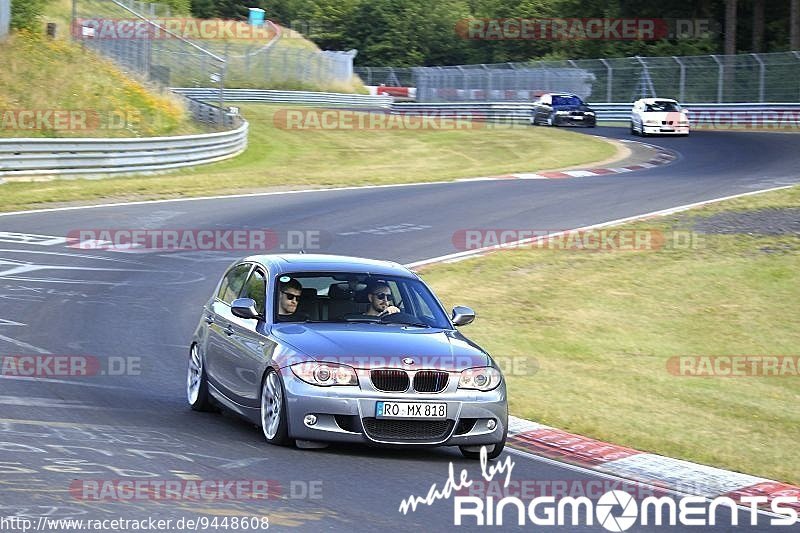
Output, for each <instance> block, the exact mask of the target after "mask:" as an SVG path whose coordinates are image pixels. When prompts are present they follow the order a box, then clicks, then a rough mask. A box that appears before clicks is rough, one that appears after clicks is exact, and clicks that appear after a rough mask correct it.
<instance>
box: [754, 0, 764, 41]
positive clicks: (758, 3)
mask: <svg viewBox="0 0 800 533" xmlns="http://www.w3.org/2000/svg"><path fill="white" fill-rule="evenodd" d="M763 48H764V0H753V52H761V51H762V50H763Z"/></svg>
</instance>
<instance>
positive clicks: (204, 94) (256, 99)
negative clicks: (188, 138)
mask: <svg viewBox="0 0 800 533" xmlns="http://www.w3.org/2000/svg"><path fill="white" fill-rule="evenodd" d="M173 91H175V92H177V93H178V94H183V95H185V96H190V97H192V98H195V99H199V100H216V99H218V98H219V91H218V90H217V89H213V88H204V89H191V88H179V89H173ZM224 99H225V100H226V101H228V102H252V103H275V104H286V105H310V106H325V107H333V106H341V105H345V106H351V107H359V106H363V107H372V108H381V109H390V110H391V112H392V113H398V114H401V113H425V112H427V113H436V114H437V115H440V116H445V117H447V116H452V117H456V116H459V117H461V118H464V116H465V115H470V114H471V115H473V116H475V117H478V118H480V119H482V120H490V121H491V120H497V121H504V122H508V121H511V122H527V121H528V120H529V119H530V115H531V111H532V108H533V104H532V103H531V102H438V103H422V102H402V103H400V102H393V100H392V97H390V96H367V95H357V94H340V93H314V92H303V91H268V90H258V89H226V90H225V95H224ZM589 105H590V106H591V107H592V109H594V110H595V111H596V112H597V120H598V122H627V121H628V120H629V119H630V115H631V108H632V107H633V103H632V102H630V103H629V102H623V103H620V102H597V103H590V104H589ZM683 106H684V107H685V108H687V109H689V112H690V120H692V123H694V124H704V123H712V122H713V123H717V124H719V123H725V122H726V121H727V120H730V118H733V119H735V118H736V117H738V118H740V119H744V118H748V119H752V120H755V121H758V123H759V124H770V123H775V122H780V121H781V120H784V121H785V120H786V117H787V113H789V114H792V113H793V114H794V117H795V118H794V120H795V123H796V125H797V127H798V128H800V104H798V103H774V104H762V103H730V104H707V103H687V104H683ZM726 114H727V115H726ZM727 117H730V118H727ZM790 118H791V117H790ZM697 120H699V122H698V121H697Z"/></svg>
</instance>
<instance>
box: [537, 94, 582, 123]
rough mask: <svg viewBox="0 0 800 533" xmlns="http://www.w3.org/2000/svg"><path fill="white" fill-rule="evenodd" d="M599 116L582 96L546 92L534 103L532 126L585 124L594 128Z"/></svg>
mask: <svg viewBox="0 0 800 533" xmlns="http://www.w3.org/2000/svg"><path fill="white" fill-rule="evenodd" d="M596 124H597V117H596V116H595V112H594V111H593V110H592V108H591V107H589V106H588V105H586V103H584V101H583V100H581V98H580V96H578V95H575V94H571V93H545V94H543V95H542V96H540V97H539V99H538V100H536V101H535V102H534V103H533V111H532V113H531V126H540V125H546V126H565V125H566V126H584V127H587V128H594V127H595V125H596Z"/></svg>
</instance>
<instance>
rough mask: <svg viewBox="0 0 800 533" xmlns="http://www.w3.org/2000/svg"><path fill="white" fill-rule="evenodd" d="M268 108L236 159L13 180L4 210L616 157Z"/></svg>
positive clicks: (598, 148) (551, 141)
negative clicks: (136, 172)
mask: <svg viewBox="0 0 800 533" xmlns="http://www.w3.org/2000/svg"><path fill="white" fill-rule="evenodd" d="M284 109H286V108H283V107H280V106H267V105H255V104H254V105H246V106H242V108H241V110H242V114H243V115H244V116H245V117H247V119H248V120H249V121H250V126H251V130H250V139H249V147H248V149H247V151H246V152H245V153H244V154H242V155H241V156H239V157H238V158H235V159H232V160H229V161H226V162H222V163H217V164H215V165H210V166H206V167H198V168H196V169H194V170H190V171H184V172H179V173H174V174H167V175H161V176H148V177H118V178H109V179H104V180H86V179H79V180H55V181H47V182H11V183H6V184H4V185H2V186H0V191H2V195H0V210H2V211H11V210H19V209H31V208H38V207H46V206H47V205H48V204H50V205H52V203H54V202H75V201H84V202H85V201H95V202H96V201H98V200H103V201H118V200H133V199H155V198H175V197H191V196H202V195H209V194H234V193H240V192H252V191H258V190H267V189H271V188H272V189H274V188H291V189H300V188H307V187H331V186H344V185H366V184H391V183H412V182H431V181H440V180H452V179H455V178H463V177H473V176H484V175H492V174H503V173H509V172H515V171H517V172H521V171H536V170H541V169H551V168H558V167H565V166H570V165H578V164H582V163H591V162H594V161H598V160H603V159H606V158H608V157H610V156H613V155H614V154H615V151H616V148H615V147H614V145H612V144H609V143H607V142H605V141H603V140H600V139H596V138H593V137H588V136H585V135H580V134H578V133H574V132H569V131H562V130H557V131H553V130H550V129H544V128H525V129H476V130H385V131H374V130H370V131H352V130H309V129H303V130H298V129H282V128H279V127H276V126H275V124H274V115H275V113H276V112H277V111H280V110H284Z"/></svg>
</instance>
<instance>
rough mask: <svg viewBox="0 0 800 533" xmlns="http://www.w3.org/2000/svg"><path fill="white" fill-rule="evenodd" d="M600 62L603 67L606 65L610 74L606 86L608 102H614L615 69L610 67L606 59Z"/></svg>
mask: <svg viewBox="0 0 800 533" xmlns="http://www.w3.org/2000/svg"><path fill="white" fill-rule="evenodd" d="M600 62H601V63H602V64H603V65H605V67H606V71H607V72H608V76H607V78H608V83H607V84H606V85H607V87H606V102H613V101H614V98H613V95H614V91H613V87H614V68H613V67H612V66H611V65H609V64H608V61H607V60H605V59H601V60H600Z"/></svg>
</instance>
